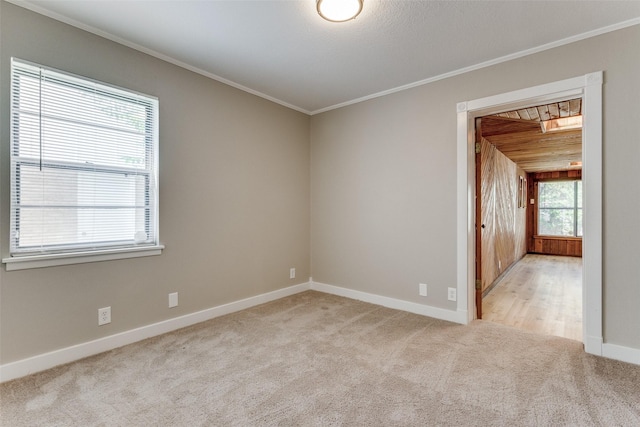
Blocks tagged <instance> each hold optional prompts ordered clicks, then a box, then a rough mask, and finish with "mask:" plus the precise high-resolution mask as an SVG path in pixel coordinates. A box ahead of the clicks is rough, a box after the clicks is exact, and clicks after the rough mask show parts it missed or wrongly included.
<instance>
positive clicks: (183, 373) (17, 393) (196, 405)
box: [0, 291, 640, 426]
mask: <svg viewBox="0 0 640 427" xmlns="http://www.w3.org/2000/svg"><path fill="white" fill-rule="evenodd" d="M0 398H1V400H0V404H1V405H2V406H1V415H0V417H1V418H0V420H1V422H2V425H3V426H27V425H28V426H211V425H220V426H253V425H257V426H262V425H292V426H327V425H348V426H352V425H359V426H364V425H366V426H392V425H412V426H414V425H415V426H423V425H451V426H453V425H455V426H461V425H479V426H488V425H504V426H514V425H554V426H555V425H574V426H588V425H602V426H638V425H640V366H635V365H630V364H626V363H622V362H616V361H612V360H607V359H603V358H597V357H593V356H589V355H587V354H585V353H584V352H583V351H582V345H581V344H580V343H578V342H576V341H571V340H567V339H564V338H556V337H548V336H542V335H535V334H533V333H528V332H524V331H519V330H516V329H512V328H509V327H506V326H501V325H496V324H492V323H487V322H476V323H474V324H473V325H470V326H460V325H454V324H451V323H448V322H444V321H439V320H434V319H431V318H427V317H422V316H418V315H413V314H409V313H404V312H401V311H396V310H391V309H387V308H383V307H378V306H375V305H371V304H366V303H363V302H358V301H353V300H349V299H346V298H341V297H336V296H332V295H326V294H321V293H318V292H311V291H310V292H305V293H302V294H298V295H294V296H292V297H288V298H285V299H282V300H279V301H275V302H272V303H269V304H265V305H262V306H259V307H255V308H252V309H249V310H245V311H242V312H239V313H235V314H232V315H228V316H225V317H221V318H218V319H214V320H211V321H208V322H205V323H201V324H199V325H196V326H193V327H189V328H186V329H183V330H180V331H177V332H173V333H169V334H166V335H163V336H160V337H156V338H153V339H149V340H146V341H143V342H140V343H137V344H133V345H129V346H126V347H123V348H120V349H116V350H113V351H110V352H107V353H104V354H101V355H98V356H94V357H91V358H88V359H85V360H82V361H79V362H76V363H72V364H69V365H66V366H62V367H58V368H55V369H52V370H50V371H47V372H43V373H40V374H36V375H32V376H30V377H27V378H23V379H19V380H16V381H12V382H9V383H5V384H3V385H2V386H0Z"/></svg>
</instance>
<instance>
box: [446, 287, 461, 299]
mask: <svg viewBox="0 0 640 427" xmlns="http://www.w3.org/2000/svg"><path fill="white" fill-rule="evenodd" d="M447 289H448V291H449V292H448V293H447V299H448V300H449V301H456V300H457V299H458V298H457V296H456V288H447Z"/></svg>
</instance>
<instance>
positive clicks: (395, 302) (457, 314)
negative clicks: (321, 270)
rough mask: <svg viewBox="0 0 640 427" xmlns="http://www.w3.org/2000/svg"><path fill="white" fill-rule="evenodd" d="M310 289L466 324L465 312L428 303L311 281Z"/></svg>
mask: <svg viewBox="0 0 640 427" xmlns="http://www.w3.org/2000/svg"><path fill="white" fill-rule="evenodd" d="M311 289H312V290H315V291H319V292H324V293H327V294H333V295H338V296H341V297H346V298H351V299H355V300H359V301H364V302H368V303H371V304H376V305H381V306H383V307H388V308H394V309H396V310H402V311H408V312H409V313H415V314H421V315H423V316H429V317H434V318H436V319H441V320H448V321H449V322H454V323H460V324H463V325H466V324H467V323H468V322H467V312H466V311H464V312H462V311H453V310H446V309H444V308H438V307H432V306H430V305H423V304H417V303H415V302H409V301H404V300H399V299H395V298H390V297H384V296H381V295H376V294H370V293H368V292H362V291H354V290H353V289H347V288H341V287H339V286H334V285H327V284H326V283H319V282H314V281H311Z"/></svg>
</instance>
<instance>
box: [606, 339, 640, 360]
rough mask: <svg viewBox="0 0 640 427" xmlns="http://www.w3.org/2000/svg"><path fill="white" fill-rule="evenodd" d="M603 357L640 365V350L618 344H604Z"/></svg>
mask: <svg viewBox="0 0 640 427" xmlns="http://www.w3.org/2000/svg"><path fill="white" fill-rule="evenodd" d="M602 356H604V357H607V358H609V359H615V360H620V361H622V362H627V363H633V364H634V365H640V349H637V348H631V347H623V346H621V345H617V344H609V343H604V344H602Z"/></svg>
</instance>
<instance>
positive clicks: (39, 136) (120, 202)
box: [10, 58, 158, 256]
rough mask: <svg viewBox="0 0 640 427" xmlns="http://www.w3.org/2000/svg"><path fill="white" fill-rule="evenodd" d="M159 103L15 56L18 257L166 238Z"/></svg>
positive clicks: (14, 243) (14, 232)
mask: <svg viewBox="0 0 640 427" xmlns="http://www.w3.org/2000/svg"><path fill="white" fill-rule="evenodd" d="M157 129H158V101H157V99H155V98H152V97H148V96H144V95H140V94H137V93H134V92H130V91H127V90H123V89H119V88H115V87H112V86H108V85H106V84H102V83H98V82H95V81H92V80H88V79H83V78H80V77H77V76H73V75H70V74H67V73H63V72H60V71H56V70H53V69H49V68H46V67H43V66H39V65H36V64H31V63H28V62H25V61H21V60H17V59H15V58H14V59H12V79H11V218H10V221H11V235H10V236H11V244H10V251H11V255H12V256H20V255H38V254H56V253H62V254H65V253H74V252H86V251H100V250H105V249H116V248H128V247H136V248H137V247H140V246H153V245H157V244H158V197H157V192H158V186H157V180H158V168H157V164H158V161H157V159H158V132H157Z"/></svg>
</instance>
